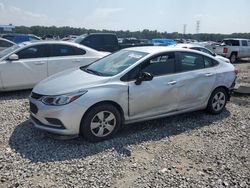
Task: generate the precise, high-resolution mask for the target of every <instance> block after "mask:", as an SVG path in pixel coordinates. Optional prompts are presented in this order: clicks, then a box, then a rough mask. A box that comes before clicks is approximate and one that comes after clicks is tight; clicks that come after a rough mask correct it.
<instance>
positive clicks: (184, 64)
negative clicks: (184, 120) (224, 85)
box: [176, 52, 216, 110]
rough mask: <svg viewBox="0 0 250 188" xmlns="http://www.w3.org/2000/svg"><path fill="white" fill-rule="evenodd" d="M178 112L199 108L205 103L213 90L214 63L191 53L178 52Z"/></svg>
mask: <svg viewBox="0 0 250 188" xmlns="http://www.w3.org/2000/svg"><path fill="white" fill-rule="evenodd" d="M177 54H178V60H177V72H178V73H177V75H178V77H177V80H176V82H177V83H178V93H177V97H178V99H179V100H178V108H177V109H178V110H185V109H189V108H195V107H199V106H201V105H203V104H205V103H206V101H207V99H208V98H209V96H210V94H211V90H212V89H213V86H214V83H215V78H216V70H215V68H214V66H215V65H216V61H214V60H213V59H212V58H209V57H207V56H203V55H200V54H196V53H192V52H178V53H177Z"/></svg>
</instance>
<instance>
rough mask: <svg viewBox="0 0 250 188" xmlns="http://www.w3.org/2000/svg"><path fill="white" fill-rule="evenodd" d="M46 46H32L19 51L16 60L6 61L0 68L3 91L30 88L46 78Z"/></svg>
mask: <svg viewBox="0 0 250 188" xmlns="http://www.w3.org/2000/svg"><path fill="white" fill-rule="evenodd" d="M46 46H47V45H34V46H31V47H27V48H25V49H23V50H20V51H19V52H17V53H16V54H17V55H18V57H19V59H18V60H13V61H11V60H8V59H6V60H5V61H4V63H2V64H1V65H0V66H1V69H0V70H1V77H2V81H3V88H5V89H26V88H32V87H33V86H34V85H35V84H36V83H38V82H39V81H41V80H42V79H44V78H46V77H47V56H48V48H47V47H46Z"/></svg>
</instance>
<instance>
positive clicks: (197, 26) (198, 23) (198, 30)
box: [196, 20, 201, 34]
mask: <svg viewBox="0 0 250 188" xmlns="http://www.w3.org/2000/svg"><path fill="white" fill-rule="evenodd" d="M200 23H201V21H200V20H197V21H196V34H198V33H199V32H200Z"/></svg>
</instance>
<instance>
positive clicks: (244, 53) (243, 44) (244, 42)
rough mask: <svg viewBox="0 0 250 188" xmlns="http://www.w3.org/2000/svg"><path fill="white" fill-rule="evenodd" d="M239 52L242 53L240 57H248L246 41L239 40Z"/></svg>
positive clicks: (249, 54)
mask: <svg viewBox="0 0 250 188" xmlns="http://www.w3.org/2000/svg"><path fill="white" fill-rule="evenodd" d="M241 51H242V56H241V57H249V56H250V53H249V46H248V43H247V40H241Z"/></svg>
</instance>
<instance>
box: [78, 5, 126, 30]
mask: <svg viewBox="0 0 250 188" xmlns="http://www.w3.org/2000/svg"><path fill="white" fill-rule="evenodd" d="M122 11H123V9H122V8H96V9H95V10H94V11H93V12H92V13H91V14H90V15H89V16H86V17H85V18H83V20H82V24H83V25H85V26H87V27H90V28H97V29H103V28H105V27H107V26H108V27H109V26H110V25H112V24H113V25H116V24H115V23H113V21H114V20H115V19H114V17H115V15H117V14H119V13H120V12H122Z"/></svg>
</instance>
